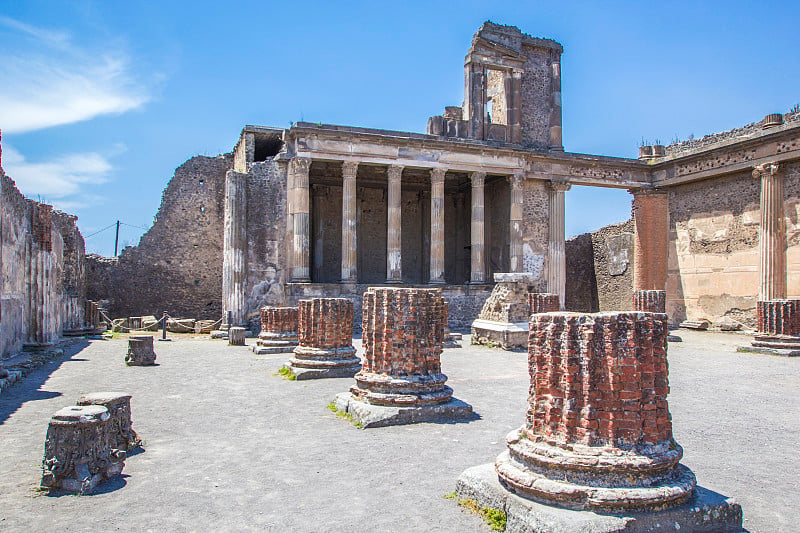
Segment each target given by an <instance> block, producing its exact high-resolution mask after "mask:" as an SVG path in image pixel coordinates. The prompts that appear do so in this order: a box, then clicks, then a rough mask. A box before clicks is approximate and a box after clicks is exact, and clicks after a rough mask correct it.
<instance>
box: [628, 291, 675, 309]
mask: <svg viewBox="0 0 800 533" xmlns="http://www.w3.org/2000/svg"><path fill="white" fill-rule="evenodd" d="M633 310H634V311H641V312H644V313H666V312H667V291H655V290H653V291H633Z"/></svg>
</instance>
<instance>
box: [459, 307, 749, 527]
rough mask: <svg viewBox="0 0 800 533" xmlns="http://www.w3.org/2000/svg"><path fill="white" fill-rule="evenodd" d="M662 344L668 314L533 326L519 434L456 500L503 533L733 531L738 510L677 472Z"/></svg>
mask: <svg viewBox="0 0 800 533" xmlns="http://www.w3.org/2000/svg"><path fill="white" fill-rule="evenodd" d="M666 336H667V317H666V315H665V314H655V313H639V312H629V313H597V314H580V313H548V314H539V315H532V316H531V322H530V342H529V351H528V367H529V372H530V379H531V386H530V395H529V397H528V412H527V416H526V420H525V424H524V425H523V426H522V427H521V428H519V429H516V430H514V431H512V432H511V433H509V435H508V436H507V437H506V444H507V449H506V450H505V451H504V452H502V453H501V454H500V455H499V456H498V457H497V460H496V461H495V463H494V465H491V464H489V465H482V466H478V467H474V468H470V469H468V470H466V471H465V472H464V473H463V474H462V475H461V477H460V478H459V481H458V484H457V488H456V490H457V492H458V494H459V496H460V497H462V498H474V499H476V500H477V501H478V504H479V505H485V506H490V507H498V505H500V506H502V507H503V508H504V509H506V511H507V513H508V527H507V531H519V530H525V531H590V530H591V531H595V532H606V531H609V532H610V531H622V530H623V529H624V531H626V532H627V531H661V530H663V528H660V526H657V525H656V524H664V525H665V527H668V528H670V530H677V529H681V530H684V529H685V530H688V531H698V530H702V531H740V529H741V525H742V510H741V507H740V506H739V505H738V504H737V503H736V502H735V501H733V500H731V499H725V498H724V497H721V496H720V495H719V494H716V493H711V492H710V491H707V490H705V489H702V488H696V480H695V476H694V474H693V473H692V471H691V470H689V469H688V468H687V467H685V466H683V465H682V464H680V462H679V461H680V459H681V457H682V455H683V450H682V449H681V447H680V446H679V445H678V444H677V443H676V442H675V440H674V439H673V437H672V420H671V416H670V412H669V407H668V404H667V394H668V392H669V384H668V376H667V340H666ZM526 528H527V529H526ZM737 528H739V529H737Z"/></svg>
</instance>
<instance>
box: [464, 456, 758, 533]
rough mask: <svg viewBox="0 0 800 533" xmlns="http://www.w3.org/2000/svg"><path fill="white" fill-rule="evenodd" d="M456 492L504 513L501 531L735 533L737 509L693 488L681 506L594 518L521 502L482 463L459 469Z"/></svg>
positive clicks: (739, 511)
mask: <svg viewBox="0 0 800 533" xmlns="http://www.w3.org/2000/svg"><path fill="white" fill-rule="evenodd" d="M456 493H457V494H458V496H459V497H460V498H469V499H473V500H475V501H477V502H478V505H479V506H481V507H491V508H494V509H500V510H502V511H504V512H505V513H506V517H507V522H506V531H507V532H522V531H524V532H541V533H572V532H591V533H612V532H623V531H624V532H625V533H629V532H630V533H636V532H661V531H664V532H667V531H669V532H675V531H692V532H720V533H722V532H740V531H742V508H741V506H740V505H739V504H738V503H736V501H735V500H734V499H732V498H726V497H725V496H722V495H720V494H717V493H716V492H713V491H710V490H708V489H705V488H703V487H695V491H694V495H693V496H692V498H691V499H690V500H689V501H687V502H686V503H684V504H682V505H679V506H677V507H673V508H670V509H666V510H663V511H657V512H648V511H644V512H636V511H625V512H621V513H599V512H593V511H576V510H572V509H563V508H560V507H555V506H552V505H545V504H543V503H540V502H537V501H533V500H531V499H528V498H521V497H520V496H517V495H516V494H514V493H513V492H511V491H510V488H509V487H507V486H504V485H502V484H501V483H500V481H499V480H498V477H497V472H496V471H495V465H494V464H492V463H486V464H483V465H478V466H475V467H472V468H469V469H467V470H465V471H464V472H463V473H462V474H461V476H459V478H458V482H457V484H456Z"/></svg>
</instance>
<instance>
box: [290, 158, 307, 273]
mask: <svg viewBox="0 0 800 533" xmlns="http://www.w3.org/2000/svg"><path fill="white" fill-rule="evenodd" d="M310 169H311V159H309V158H307V157H295V158H294V159H292V160H291V161H290V162H289V180H288V181H289V217H290V218H291V224H292V248H291V250H290V257H291V260H292V261H291V268H290V280H291V281H293V282H310V281H311V277H310V275H309V260H308V256H309V253H308V252H309V229H310V228H309V224H310V218H311V217H310V201H309V195H308V173H309V170H310Z"/></svg>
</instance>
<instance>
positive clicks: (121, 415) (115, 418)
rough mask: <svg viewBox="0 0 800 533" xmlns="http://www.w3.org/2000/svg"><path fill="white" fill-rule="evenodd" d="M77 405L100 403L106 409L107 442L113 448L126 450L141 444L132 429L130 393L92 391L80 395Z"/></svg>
mask: <svg viewBox="0 0 800 533" xmlns="http://www.w3.org/2000/svg"><path fill="white" fill-rule="evenodd" d="M78 405H100V406H102V407H105V408H106V409H107V410H108V414H109V419H108V435H109V443H110V445H111V447H112V448H113V449H117V450H124V451H126V452H127V451H128V450H131V449H133V448H137V447H139V446H141V445H142V440H141V439H140V438H139V436H138V435H137V434H136V432H135V431H134V430H133V421H132V420H131V395H130V394H127V393H125V392H92V393H89V394H84V395H83V396H81V397H80V398H79V399H78Z"/></svg>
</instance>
